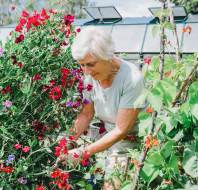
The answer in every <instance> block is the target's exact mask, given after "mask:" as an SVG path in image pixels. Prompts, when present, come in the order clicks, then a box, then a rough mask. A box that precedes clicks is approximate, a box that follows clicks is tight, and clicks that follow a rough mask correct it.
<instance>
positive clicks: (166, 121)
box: [160, 115, 173, 134]
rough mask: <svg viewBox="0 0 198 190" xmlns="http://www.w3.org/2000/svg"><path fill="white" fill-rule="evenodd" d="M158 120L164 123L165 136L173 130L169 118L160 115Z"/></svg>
mask: <svg viewBox="0 0 198 190" xmlns="http://www.w3.org/2000/svg"><path fill="white" fill-rule="evenodd" d="M160 119H161V120H162V121H163V122H164V123H165V125H166V134H167V133H169V132H170V131H171V130H172V129H173V125H172V123H171V117H168V116H164V115H161V116H160Z"/></svg>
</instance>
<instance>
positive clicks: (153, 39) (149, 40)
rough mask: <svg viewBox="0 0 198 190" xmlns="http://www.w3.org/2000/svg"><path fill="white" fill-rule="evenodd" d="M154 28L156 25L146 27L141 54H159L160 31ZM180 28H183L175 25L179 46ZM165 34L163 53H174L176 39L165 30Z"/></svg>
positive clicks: (180, 25)
mask: <svg viewBox="0 0 198 190" xmlns="http://www.w3.org/2000/svg"><path fill="white" fill-rule="evenodd" d="M156 27H157V25H149V26H148V30H147V33H146V38H145V43H144V48H143V52H149V53H159V52H160V31H159V29H158V28H156ZM182 27H183V26H182V24H177V34H178V39H179V44H181V39H182ZM165 34H166V37H167V40H166V47H165V51H166V52H167V53H169V52H170V53H171V52H175V47H176V38H175V36H174V35H173V31H172V30H168V29H166V30H165Z"/></svg>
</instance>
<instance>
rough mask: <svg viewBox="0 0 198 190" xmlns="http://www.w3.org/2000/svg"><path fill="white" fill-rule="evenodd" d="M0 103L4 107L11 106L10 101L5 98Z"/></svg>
mask: <svg viewBox="0 0 198 190" xmlns="http://www.w3.org/2000/svg"><path fill="white" fill-rule="evenodd" d="M2 105H3V106H4V107H5V108H10V107H11V106H12V102H11V101H9V100H6V101H5V102H3V103H2Z"/></svg>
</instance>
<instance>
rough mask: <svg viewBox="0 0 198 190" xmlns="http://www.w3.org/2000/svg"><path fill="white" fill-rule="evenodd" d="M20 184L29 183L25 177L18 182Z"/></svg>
mask: <svg viewBox="0 0 198 190" xmlns="http://www.w3.org/2000/svg"><path fill="white" fill-rule="evenodd" d="M17 181H18V182H19V183H20V184H26V183H27V179H25V178H24V177H20V178H18V180H17Z"/></svg>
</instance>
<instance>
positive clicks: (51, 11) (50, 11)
mask: <svg viewBox="0 0 198 190" xmlns="http://www.w3.org/2000/svg"><path fill="white" fill-rule="evenodd" d="M49 13H52V14H57V12H56V11H55V10H53V9H50V10H49Z"/></svg>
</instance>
